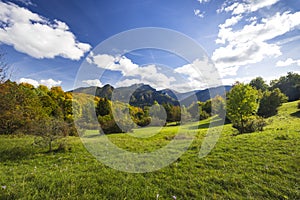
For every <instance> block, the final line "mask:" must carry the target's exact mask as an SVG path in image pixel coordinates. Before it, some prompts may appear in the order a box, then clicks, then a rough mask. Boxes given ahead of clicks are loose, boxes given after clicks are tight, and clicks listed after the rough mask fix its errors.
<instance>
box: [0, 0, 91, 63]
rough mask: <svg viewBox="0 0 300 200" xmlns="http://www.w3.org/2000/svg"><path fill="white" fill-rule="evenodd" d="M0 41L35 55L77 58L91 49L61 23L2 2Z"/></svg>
mask: <svg viewBox="0 0 300 200" xmlns="http://www.w3.org/2000/svg"><path fill="white" fill-rule="evenodd" d="M27 2H30V1H27ZM0 43H4V44H7V45H11V46H13V47H14V48H15V49H16V50H17V51H20V52H23V53H26V54H28V55H30V56H32V57H34V58H54V57H55V56H61V57H64V58H68V59H72V60H79V59H80V58H81V57H82V56H83V55H84V53H85V52H87V51H89V50H90V48H91V46H90V45H89V44H87V43H81V42H79V41H77V40H76V37H75V35H74V34H73V33H72V32H71V31H70V30H69V27H68V25H67V24H65V23H64V22H61V21H59V20H54V21H52V22H51V21H50V20H48V19H46V18H45V17H43V16H40V15H38V14H36V13H33V12H31V11H30V10H28V9H26V8H22V7H19V6H18V5H16V4H13V3H4V2H0Z"/></svg>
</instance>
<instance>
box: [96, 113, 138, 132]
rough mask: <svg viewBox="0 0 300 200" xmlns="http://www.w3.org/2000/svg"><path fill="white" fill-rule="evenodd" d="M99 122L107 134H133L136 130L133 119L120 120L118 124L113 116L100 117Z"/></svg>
mask: <svg viewBox="0 0 300 200" xmlns="http://www.w3.org/2000/svg"><path fill="white" fill-rule="evenodd" d="M98 121H99V123H100V125H101V129H102V131H103V132H104V133H106V134H107V133H126V132H131V131H132V129H133V128H134V123H133V122H132V120H131V119H124V120H119V121H118V123H116V121H115V120H114V118H113V116H112V115H105V116H98ZM118 124H119V125H120V127H119V126H118ZM100 132H101V131H100Z"/></svg>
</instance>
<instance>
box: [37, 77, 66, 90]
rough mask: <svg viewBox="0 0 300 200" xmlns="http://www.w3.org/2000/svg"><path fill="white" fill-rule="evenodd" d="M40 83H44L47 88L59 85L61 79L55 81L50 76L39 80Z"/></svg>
mask: <svg viewBox="0 0 300 200" xmlns="http://www.w3.org/2000/svg"><path fill="white" fill-rule="evenodd" d="M40 83H41V85H45V86H47V87H48V88H51V87H54V86H59V85H61V83H62V81H55V80H53V79H52V78H50V79H47V80H41V81H40Z"/></svg>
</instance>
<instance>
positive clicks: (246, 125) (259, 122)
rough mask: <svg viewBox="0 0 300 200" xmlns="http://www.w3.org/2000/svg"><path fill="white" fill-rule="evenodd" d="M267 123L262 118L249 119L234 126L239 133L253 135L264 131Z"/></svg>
mask: <svg viewBox="0 0 300 200" xmlns="http://www.w3.org/2000/svg"><path fill="white" fill-rule="evenodd" d="M266 125H267V122H266V121H265V120H264V118H262V117H257V118H249V119H247V120H245V121H244V122H243V126H242V125H241V124H233V128H236V129H237V130H238V131H239V133H253V132H256V131H263V129H264V127H265V126H266Z"/></svg>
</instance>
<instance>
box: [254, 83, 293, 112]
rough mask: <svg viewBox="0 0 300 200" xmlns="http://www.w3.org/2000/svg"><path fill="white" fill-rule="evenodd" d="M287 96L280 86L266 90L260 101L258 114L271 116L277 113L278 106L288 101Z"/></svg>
mask: <svg viewBox="0 0 300 200" xmlns="http://www.w3.org/2000/svg"><path fill="white" fill-rule="evenodd" d="M287 99H288V98H287V96H285V94H283V93H282V92H281V91H280V90H279V89H278V88H276V89H274V90H273V91H265V92H264V93H263V96H262V98H261V100H260V102H259V109H258V112H257V114H258V115H259V116H262V117H271V116H274V115H276V114H277V108H278V107H279V106H280V105H282V103H284V102H287Z"/></svg>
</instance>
